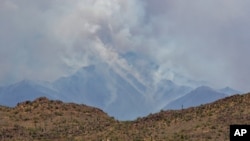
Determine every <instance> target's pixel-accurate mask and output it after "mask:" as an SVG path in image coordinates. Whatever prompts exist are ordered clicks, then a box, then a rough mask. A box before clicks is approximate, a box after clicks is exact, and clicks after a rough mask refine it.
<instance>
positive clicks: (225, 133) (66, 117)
mask: <svg viewBox="0 0 250 141" xmlns="http://www.w3.org/2000/svg"><path fill="white" fill-rule="evenodd" d="M249 109H250V94H244V95H234V96H230V97H227V98H224V99H221V100H218V101H216V102H213V103H210V104H206V105H201V106H198V107H192V108H188V109H183V110H171V111H161V112H159V113H156V114H150V115H149V116H147V117H143V118H138V119H137V120H135V121H123V122H121V121H117V120H115V119H114V118H112V117H109V116H108V115H107V114H105V113H104V112H103V111H101V110H99V109H97V108H93V107H89V106H86V105H77V104H72V103H66V104H65V103H63V102H60V101H50V100H48V99H46V98H39V99H36V100H35V101H33V102H30V101H26V102H23V103H20V104H18V105H17V106H16V107H15V108H8V107H0V140H173V141H175V140H185V141H187V140H190V141H191V140H192V141H193V140H197V141H199V140H221V141H223V140H229V125H230V124H250V110H249Z"/></svg>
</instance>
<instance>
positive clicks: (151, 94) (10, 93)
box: [0, 55, 232, 120]
mask: <svg viewBox="0 0 250 141" xmlns="http://www.w3.org/2000/svg"><path fill="white" fill-rule="evenodd" d="M131 56H132V58H133V55H130V57H131ZM145 74H146V73H145ZM146 80H148V79H140V77H138V76H136V75H134V74H133V73H132V72H128V71H126V70H124V69H123V68H119V66H118V67H114V66H110V65H109V64H107V63H99V64H98V65H89V66H86V67H83V68H81V69H79V70H78V71H77V72H75V73H74V74H72V75H70V76H67V77H61V78H59V79H58V80H56V81H54V82H51V83H49V82H41V81H30V80H24V81H21V82H18V83H15V84H12V85H9V86H5V87H0V105H6V106H15V105H16V104H17V103H19V102H21V101H25V100H33V99H35V98H37V97H42V96H46V97H48V98H50V99H58V100H62V101H64V102H74V103H78V104H87V105H90V106H94V107H98V108H100V109H102V110H104V111H105V112H107V113H108V114H109V115H110V116H114V117H115V118H117V119H120V120H132V119H135V118H137V117H139V116H140V117H141V116H145V115H147V114H149V113H155V112H158V111H160V110H161V109H164V108H174V109H180V108H181V106H182V105H183V106H184V107H188V106H195V105H200V104H204V103H208V102H211V101H214V100H217V99H219V98H221V97H225V94H223V93H220V92H217V91H215V90H212V89H211V88H208V87H199V88H197V89H196V90H194V91H192V90H193V88H191V87H188V86H183V85H177V84H175V83H174V82H173V81H171V80H167V79H163V80H161V81H160V82H157V84H155V85H151V84H149V83H145V82H144V81H146ZM149 82H150V81H149ZM148 84H149V85H148ZM224 91H225V93H226V92H228V91H229V89H224ZM230 92H232V90H230Z"/></svg>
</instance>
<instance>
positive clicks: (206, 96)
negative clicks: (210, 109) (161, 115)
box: [164, 86, 227, 109]
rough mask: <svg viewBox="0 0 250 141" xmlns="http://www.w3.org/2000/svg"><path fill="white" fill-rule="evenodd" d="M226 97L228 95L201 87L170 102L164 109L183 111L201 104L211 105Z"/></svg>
mask: <svg viewBox="0 0 250 141" xmlns="http://www.w3.org/2000/svg"><path fill="white" fill-rule="evenodd" d="M226 96H227V95H226V94H224V93H220V92H217V91H216V90H214V89H212V88H210V87H207V86H201V87H198V88H196V89H195V90H193V91H191V92H190V93H188V94H186V95H185V96H183V97H180V98H178V99H176V100H174V101H172V102H170V103H169V104H168V105H166V106H165V107H164V109H181V108H188V107H193V106H199V105H201V104H206V103H210V102H213V101H215V100H218V99H220V98H224V97H226Z"/></svg>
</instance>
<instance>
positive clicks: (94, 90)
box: [53, 64, 151, 120]
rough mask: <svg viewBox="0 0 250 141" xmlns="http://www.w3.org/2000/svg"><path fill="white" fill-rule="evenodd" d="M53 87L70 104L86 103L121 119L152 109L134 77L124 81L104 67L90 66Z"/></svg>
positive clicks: (61, 80)
mask: <svg viewBox="0 0 250 141" xmlns="http://www.w3.org/2000/svg"><path fill="white" fill-rule="evenodd" d="M53 86H54V87H55V88H56V89H57V90H58V91H59V92H60V94H61V95H62V96H63V97H64V99H61V100H63V101H67V102H76V103H84V104H87V105H91V106H95V107H98V108H101V109H103V110H104V111H106V112H108V113H109V114H110V115H112V116H115V117H116V118H118V119H123V120H125V119H133V118H136V117H137V116H138V115H145V114H147V113H148V112H149V111H150V110H151V109H149V108H150V106H149V103H147V102H146V97H145V95H144V94H145V91H146V87H145V86H144V85H143V84H141V83H140V82H138V81H137V79H136V78H134V77H133V76H132V75H129V74H128V77H126V78H124V77H123V76H121V75H120V74H118V73H117V72H115V71H114V70H113V69H112V68H109V67H107V66H106V65H105V64H101V65H99V66H94V65H92V66H88V67H84V68H82V69H81V70H79V71H77V72H76V73H75V74H73V75H72V76H69V77H65V78H61V79H59V80H57V81H55V82H54V83H53Z"/></svg>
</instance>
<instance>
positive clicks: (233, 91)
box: [218, 87, 242, 95]
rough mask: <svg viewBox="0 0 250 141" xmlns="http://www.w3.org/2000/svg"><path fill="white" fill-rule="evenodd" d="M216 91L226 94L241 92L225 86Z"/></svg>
mask: <svg viewBox="0 0 250 141" xmlns="http://www.w3.org/2000/svg"><path fill="white" fill-rule="evenodd" d="M218 91H219V92H221V93H224V94H227V95H233V94H241V93H242V92H240V91H238V90H235V89H232V88H230V87H225V88H222V89H219V90H218Z"/></svg>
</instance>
